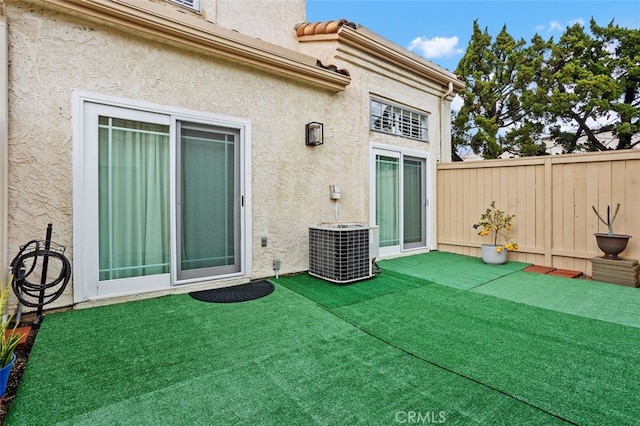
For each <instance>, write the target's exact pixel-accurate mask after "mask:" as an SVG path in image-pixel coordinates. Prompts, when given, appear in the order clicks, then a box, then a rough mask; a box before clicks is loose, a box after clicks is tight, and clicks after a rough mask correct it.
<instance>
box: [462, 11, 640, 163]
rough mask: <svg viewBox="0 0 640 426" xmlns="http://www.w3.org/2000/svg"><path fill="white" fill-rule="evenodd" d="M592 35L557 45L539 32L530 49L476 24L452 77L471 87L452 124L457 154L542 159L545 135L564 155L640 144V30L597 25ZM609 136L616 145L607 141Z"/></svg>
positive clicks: (573, 34)
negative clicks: (469, 152)
mask: <svg viewBox="0 0 640 426" xmlns="http://www.w3.org/2000/svg"><path fill="white" fill-rule="evenodd" d="M590 30H591V32H590V33H589V32H587V31H585V28H584V27H583V26H582V25H580V24H575V25H573V26H570V27H567V28H566V29H565V31H564V33H563V34H562V36H561V37H560V38H559V39H558V41H557V42H554V40H553V38H551V39H549V40H544V39H543V38H542V37H540V36H539V35H537V34H536V35H535V36H534V37H533V38H532V39H531V41H530V43H529V44H527V42H525V41H524V40H523V39H521V40H515V39H513V37H511V36H510V35H509V33H508V32H507V28H506V26H504V27H503V28H502V30H501V31H500V33H499V34H498V35H497V36H496V38H495V39H492V37H491V36H490V35H489V33H488V30H487V29H485V30H484V31H482V30H481V29H480V26H479V24H478V22H477V21H475V22H474V23H473V34H472V37H471V40H470V42H469V46H468V47H467V51H466V52H465V55H464V56H463V58H462V59H461V61H460V63H459V64H458V67H457V69H456V71H455V72H456V74H458V75H461V76H463V78H464V80H465V81H466V84H467V85H466V88H465V89H464V90H463V91H462V92H461V93H460V96H461V97H462V99H463V106H462V107H461V109H460V111H459V112H458V113H457V114H456V116H455V117H454V120H453V142H454V143H453V145H454V150H455V149H456V148H460V147H470V148H471V149H472V150H473V152H475V153H476V154H481V155H482V156H483V157H484V158H498V157H499V156H501V155H503V154H504V153H508V154H510V155H517V156H531V155H542V154H545V149H546V145H545V144H544V143H543V142H542V141H541V136H542V135H543V134H548V135H551V136H552V137H553V138H555V140H556V142H558V143H561V144H562V146H563V148H564V150H565V152H573V151H576V150H587V151H598V150H608V149H625V148H631V147H633V146H634V145H635V144H637V143H638V141H637V140H638V138H637V137H635V138H634V135H635V136H638V133H639V132H640V128H639V127H640V112H639V102H638V101H639V96H640V31H639V30H630V29H626V28H620V27H619V26H614V25H613V22H612V23H610V24H609V25H608V26H607V27H600V26H598V25H597V24H596V23H595V21H594V20H591V25H590ZM605 132H608V133H605ZM611 132H613V134H614V135H616V136H617V139H618V143H617V144H614V146H612V145H611V144H610V143H609V144H608V142H609V141H608V140H606V139H605V138H603V136H604V135H611ZM584 141H586V142H584ZM634 141H635V142H634Z"/></svg>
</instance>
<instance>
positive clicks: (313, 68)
mask: <svg viewBox="0 0 640 426" xmlns="http://www.w3.org/2000/svg"><path fill="white" fill-rule="evenodd" d="M31 1H32V2H33V3H37V4H43V5H45V6H50V7H53V8H55V9H56V10H59V11H62V12H66V13H70V14H72V15H75V16H80V17H83V18H86V19H90V20H93V21H94V22H99V23H101V24H106V25H110V26H113V27H116V28H119V29H123V28H126V29H130V30H134V31H137V32H139V33H142V34H144V35H147V36H150V37H152V38H154V39H159V40H163V41H166V42H170V43H172V44H178V45H182V46H186V47H188V48H190V49H191V50H195V51H200V52H203V53H208V54H212V55H215V56H221V57H224V58H226V59H229V60H231V61H234V62H238V63H242V64H246V65H250V66H254V67H256V68H259V69H261V70H268V71H270V72H272V73H275V74H278V75H282V76H285V77H291V78H293V79H296V80H301V81H303V82H307V83H311V84H314V85H316V86H320V87H323V88H325V89H329V90H333V91H343V90H345V89H346V87H347V86H348V85H349V83H350V82H351V78H350V77H348V76H346V75H343V74H339V73H336V72H334V71H330V70H327V69H324V68H321V67H318V66H317V59H316V58H313V57H311V56H308V55H305V54H303V53H300V52H296V51H293V50H290V49H286V48H284V47H281V46H278V45H275V44H272V43H269V42H266V41H263V40H260V39H257V38H253V37H250V36H247V35H244V34H241V33H238V32H236V31H232V30H229V29H226V28H223V27H220V26H218V25H215V24H212V23H210V22H207V21H204V20H202V19H199V18H197V17H193V16H190V15H187V14H182V13H178V12H176V11H175V10H174V9H172V8H170V7H166V5H163V4H159V3H154V2H140V1H136V0H31Z"/></svg>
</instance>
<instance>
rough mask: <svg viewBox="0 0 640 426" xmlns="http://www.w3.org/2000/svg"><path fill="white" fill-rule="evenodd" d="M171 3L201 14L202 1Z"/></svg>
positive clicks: (185, 0)
mask: <svg viewBox="0 0 640 426" xmlns="http://www.w3.org/2000/svg"><path fill="white" fill-rule="evenodd" d="M169 2H171V3H175V4H178V5H180V6H183V7H186V8H187V9H191V10H194V11H196V12H198V13H199V12H200V0H169Z"/></svg>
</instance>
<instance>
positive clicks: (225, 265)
mask: <svg viewBox="0 0 640 426" xmlns="http://www.w3.org/2000/svg"><path fill="white" fill-rule="evenodd" d="M178 129H179V134H180V151H179V156H180V160H179V162H178V164H179V165H180V170H179V171H178V175H179V176H180V185H179V186H178V191H179V192H178V199H177V202H178V223H179V232H178V241H179V247H180V250H179V251H178V255H179V261H178V267H179V269H178V279H179V280H184V279H193V278H199V277H203V276H211V275H220V274H228V273H233V272H238V271H239V270H240V256H239V249H240V232H239V229H240V228H239V223H240V221H239V218H240V193H239V187H240V185H239V180H240V176H239V171H238V169H239V167H238V164H237V163H238V158H239V155H238V153H237V152H238V149H239V148H238V147H239V142H238V140H239V132H237V131H229V130H228V129H220V128H211V127H207V126H201V125H196V124H193V123H186V124H185V123H179V124H178Z"/></svg>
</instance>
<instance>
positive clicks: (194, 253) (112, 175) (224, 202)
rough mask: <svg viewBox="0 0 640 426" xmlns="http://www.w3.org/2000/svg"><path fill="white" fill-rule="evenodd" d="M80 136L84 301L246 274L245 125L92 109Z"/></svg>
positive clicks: (95, 106)
mask: <svg viewBox="0 0 640 426" xmlns="http://www.w3.org/2000/svg"><path fill="white" fill-rule="evenodd" d="M82 135H83V139H82V144H81V145H79V146H78V148H77V150H78V151H80V152H81V153H80V154H79V155H80V156H81V159H82V161H81V164H80V166H79V167H78V170H79V171H78V172H77V173H78V174H77V176H78V178H79V179H81V181H82V185H78V186H79V187H80V189H79V190H78V193H80V194H82V196H78V197H77V198H76V199H74V203H77V204H78V205H77V206H74V216H75V217H77V221H78V223H81V224H82V226H78V227H77V228H74V229H76V232H77V234H78V239H79V240H80V242H79V244H77V246H78V247H84V248H85V249H84V250H81V252H80V253H78V254H77V255H76V256H75V257H76V259H81V260H80V261H81V262H82V264H83V266H82V268H81V271H82V273H81V274H78V281H79V282H80V283H81V284H80V285H82V286H83V288H82V297H81V298H82V299H85V298H87V297H103V296H115V295H126V294H134V293H139V292H145V291H155V290H162V289H167V288H170V287H171V286H173V285H176V284H182V283H188V282H193V281H202V280H206V279H214V278H218V277H223V276H234V275H240V274H241V273H242V266H243V253H244V251H243V246H244V244H243V239H242V230H243V229H244V226H243V217H245V216H243V208H244V205H243V204H244V203H243V200H244V198H243V195H242V194H243V191H242V189H243V186H242V182H243V180H242V164H243V163H242V162H241V158H242V153H243V149H242V132H241V130H240V128H233V127H227V126H224V127H223V126H218V125H215V124H213V123H207V122H206V121H204V120H203V122H197V121H192V120H182V119H180V118H179V117H175V116H172V115H171V114H161V113H153V112H145V111H141V110H138V109H129V108H123V107H114V106H109V105H103V104H98V103H86V105H85V108H84V122H83V133H82ZM76 207H77V208H76ZM75 245H76V244H75V243H74V246H75Z"/></svg>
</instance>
